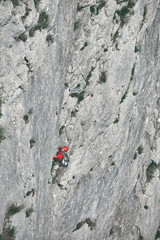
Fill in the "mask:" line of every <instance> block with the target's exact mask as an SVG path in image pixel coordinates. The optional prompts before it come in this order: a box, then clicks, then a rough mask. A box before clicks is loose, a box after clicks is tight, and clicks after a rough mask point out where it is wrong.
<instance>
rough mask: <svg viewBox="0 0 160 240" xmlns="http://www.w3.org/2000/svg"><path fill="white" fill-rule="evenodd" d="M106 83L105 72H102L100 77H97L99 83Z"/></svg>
mask: <svg viewBox="0 0 160 240" xmlns="http://www.w3.org/2000/svg"><path fill="white" fill-rule="evenodd" d="M106 81H107V76H106V72H102V73H101V75H100V77H99V83H100V84H102V83H105V82H106Z"/></svg>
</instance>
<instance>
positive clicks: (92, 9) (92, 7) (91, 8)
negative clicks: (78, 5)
mask: <svg viewBox="0 0 160 240" xmlns="http://www.w3.org/2000/svg"><path fill="white" fill-rule="evenodd" d="M95 11H96V9H95V5H93V6H90V12H91V13H92V14H94V13H95Z"/></svg>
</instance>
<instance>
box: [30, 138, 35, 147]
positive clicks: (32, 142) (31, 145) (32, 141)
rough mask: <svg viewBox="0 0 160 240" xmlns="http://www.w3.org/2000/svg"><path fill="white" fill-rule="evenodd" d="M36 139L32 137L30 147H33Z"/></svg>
mask: <svg viewBox="0 0 160 240" xmlns="http://www.w3.org/2000/svg"><path fill="white" fill-rule="evenodd" d="M35 142H36V140H35V139H34V138H31V140H30V148H32V147H33V146H34V144H35Z"/></svg>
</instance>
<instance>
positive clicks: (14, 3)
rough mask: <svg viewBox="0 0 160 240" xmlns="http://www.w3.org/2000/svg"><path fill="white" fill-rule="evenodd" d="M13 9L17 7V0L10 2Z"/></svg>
mask: <svg viewBox="0 0 160 240" xmlns="http://www.w3.org/2000/svg"><path fill="white" fill-rule="evenodd" d="M11 2H12V4H13V7H17V6H18V5H19V1H18V0H11Z"/></svg>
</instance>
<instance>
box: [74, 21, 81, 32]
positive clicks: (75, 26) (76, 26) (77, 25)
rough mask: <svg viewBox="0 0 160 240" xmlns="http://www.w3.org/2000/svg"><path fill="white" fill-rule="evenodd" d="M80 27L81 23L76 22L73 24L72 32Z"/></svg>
mask: <svg viewBox="0 0 160 240" xmlns="http://www.w3.org/2000/svg"><path fill="white" fill-rule="evenodd" d="M80 26H81V21H80V20H77V21H76V22H75V24H74V31H76V30H77V29H78V28H80Z"/></svg>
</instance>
